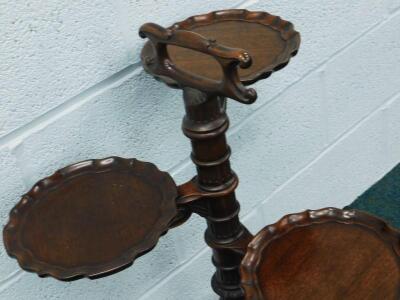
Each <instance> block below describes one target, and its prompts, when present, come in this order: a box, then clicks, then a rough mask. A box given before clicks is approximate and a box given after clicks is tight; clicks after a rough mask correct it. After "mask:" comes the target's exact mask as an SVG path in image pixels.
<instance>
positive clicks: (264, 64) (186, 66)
mask: <svg viewBox="0 0 400 300" xmlns="http://www.w3.org/2000/svg"><path fill="white" fill-rule="evenodd" d="M168 29H170V30H172V31H174V30H184V31H191V32H195V33H197V34H200V35H201V36H203V37H204V38H206V39H207V40H209V41H211V43H215V42H216V43H218V44H221V45H224V46H226V47H229V48H239V49H244V50H246V51H247V52H248V53H249V54H250V57H251V59H252V65H251V66H250V67H248V68H245V69H240V70H239V77H240V81H241V82H242V83H243V84H245V85H248V84H251V83H254V82H255V81H257V80H259V79H262V78H266V77H268V76H269V75H270V74H271V73H272V72H274V71H277V70H279V69H281V68H283V67H284V66H285V65H286V64H287V63H288V62H289V60H290V58H291V56H293V55H295V54H296V53H297V51H298V49H299V46H300V35H299V33H298V32H296V31H295V30H294V28H293V25H292V24H291V23H290V22H287V21H285V20H282V19H281V18H280V17H277V16H273V15H271V14H268V13H266V12H252V11H247V10H244V9H231V10H223V11H216V12H212V13H208V14H205V15H198V16H193V17H190V18H188V19H186V20H184V21H182V22H178V23H175V24H174V25H173V26H171V27H169V28H168ZM167 49H168V50H167V51H168V55H169V58H170V60H171V62H172V63H173V64H174V65H175V66H176V67H178V68H179V69H181V70H183V71H186V72H188V73H191V74H194V75H196V76H201V77H204V78H208V79H211V80H222V79H223V77H224V75H223V73H222V69H221V66H220V65H219V64H218V63H217V61H216V60H215V59H214V57H213V56H211V55H207V54H204V53H201V52H199V51H194V50H191V49H187V48H185V47H179V46H176V45H168V47H167ZM156 56H157V54H156V51H155V49H154V45H153V44H152V42H151V41H148V42H147V43H146V44H145V46H144V48H143V51H142V60H144V61H145V60H146V59H147V60H148V59H149V58H153V57H156ZM144 67H145V68H146V63H144ZM146 70H147V71H148V72H149V73H152V71H151V70H150V69H149V68H146ZM153 75H154V74H153ZM156 77H158V78H160V79H162V80H163V81H164V82H166V83H167V84H168V85H170V86H173V87H178V85H179V84H178V83H177V82H175V81H174V80H173V79H171V78H168V77H165V76H156Z"/></svg>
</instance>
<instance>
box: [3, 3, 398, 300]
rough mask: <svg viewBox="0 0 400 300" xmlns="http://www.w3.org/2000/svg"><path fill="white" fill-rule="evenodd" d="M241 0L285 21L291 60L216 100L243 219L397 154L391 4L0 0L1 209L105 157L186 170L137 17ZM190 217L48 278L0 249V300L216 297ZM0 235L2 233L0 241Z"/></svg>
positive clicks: (326, 191)
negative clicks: (135, 249)
mask: <svg viewBox="0 0 400 300" xmlns="http://www.w3.org/2000/svg"><path fill="white" fill-rule="evenodd" d="M233 7H245V8H248V9H250V10H265V11H268V12H270V13H273V14H277V15H281V16H282V17H283V18H285V19H287V20H290V21H292V22H293V23H294V24H295V26H296V28H297V30H299V31H300V32H301V34H302V47H301V51H300V52H299V54H298V56H297V57H295V58H294V59H293V60H292V61H291V63H290V65H289V66H288V67H286V68H285V69H284V70H282V71H280V72H278V73H276V74H274V75H273V76H272V77H271V78H270V79H268V80H266V81H262V82H259V83H257V84H256V85H255V88H256V89H257V91H258V93H259V100H257V102H256V103H255V104H254V105H251V106H245V105H241V104H237V103H235V102H234V101H230V102H229V113H230V118H231V120H232V127H231V130H230V131H229V142H230V144H231V146H232V149H233V162H232V164H233V167H234V169H235V170H236V172H237V173H238V174H239V175H240V178H241V183H240V186H239V188H238V192H237V195H238V198H239V199H240V201H241V203H242V214H241V215H242V217H243V218H244V222H245V224H246V225H248V226H249V228H250V229H251V230H252V231H253V232H256V231H258V230H259V229H260V228H261V227H263V226H264V225H266V224H269V223H272V222H274V221H276V220H277V219H278V218H280V217H281V216H282V215H283V214H286V213H289V212H296V211H300V210H303V209H306V208H319V207H323V206H337V207H341V206H344V205H346V204H348V203H350V202H351V201H352V200H354V199H355V198H356V196H357V195H359V194H360V193H362V192H363V191H364V190H365V189H367V188H368V187H369V186H370V185H371V184H372V183H374V182H375V181H376V180H378V179H379V178H380V177H381V176H383V175H384V174H385V173H386V172H387V171H388V170H389V169H391V168H392V167H393V166H394V165H395V164H396V163H398V162H399V153H400V135H399V132H400V121H399V120H400V118H399V117H398V116H399V115H400V30H399V28H400V10H399V8H400V0H353V1H345V0H336V1H318V0H304V1H289V0H271V1H261V0H260V1H257V0H250V1H245V2H242V1H223V0H203V1H193V0H192V1H189V0H181V1H179V3H178V2H176V1H159V0H115V1H84V0H74V1H60V0H54V1H40V0H26V1H6V0H0V54H1V60H0V99H1V101H0V178H1V183H0V221H1V223H2V224H5V223H6V221H7V218H8V217H7V214H8V211H9V210H10V209H11V208H12V206H13V205H14V204H15V203H16V202H17V201H18V200H19V196H20V195H21V194H23V193H24V192H25V191H27V189H28V188H29V187H30V186H31V185H32V184H33V183H34V182H35V181H37V180H38V179H40V178H41V177H43V176H46V175H49V174H51V173H52V172H53V171H54V170H56V169H57V168H59V167H62V166H64V165H66V164H69V163H72V162H75V161H79V160H84V159H88V158H100V157H105V156H109V155H118V156H124V157H136V158H139V159H141V160H146V161H152V162H154V163H156V164H157V165H158V166H159V167H160V168H161V169H163V170H167V171H169V172H171V174H172V175H173V176H174V178H175V179H176V181H177V182H178V183H182V182H183V181H184V180H187V179H189V178H190V177H191V176H192V175H193V172H194V170H193V168H192V166H191V163H190V161H189V157H188V154H189V151H190V149H189V143H188V141H187V140H186V138H184V137H183V135H182V134H181V132H180V123H181V118H182V116H183V107H182V106H183V105H182V100H181V93H180V92H179V91H176V90H172V89H169V88H167V87H165V86H164V85H162V84H161V83H159V82H156V81H155V80H153V79H152V78H150V76H148V75H147V74H145V73H144V72H143V70H142V68H141V67H140V64H139V51H140V49H141V47H142V45H143V41H142V40H140V39H139V38H138V36H137V30H138V28H139V26H140V25H141V24H142V23H144V22H147V21H152V22H156V23H159V24H161V25H164V26H167V25H170V24H171V23H173V22H174V21H179V20H181V19H183V18H186V17H188V16H190V15H193V14H200V13H205V12H208V11H211V10H215V9H223V8H233ZM204 229H205V225H204V221H203V220H201V219H200V218H198V217H193V219H192V220H191V221H190V222H188V223H187V224H185V225H184V226H182V227H180V228H178V229H175V230H172V231H170V232H169V234H168V235H167V236H165V237H163V238H162V239H161V241H160V243H159V244H158V246H157V248H156V249H155V250H154V251H153V252H151V254H148V255H146V256H144V257H142V258H140V259H139V260H137V262H135V264H134V266H133V267H131V268H129V269H127V270H125V271H123V272H120V273H118V274H116V275H114V276H111V277H107V278H104V279H100V280H96V281H90V280H86V279H85V280H80V281H76V282H72V283H63V282H59V281H56V280H54V279H39V278H38V277H37V276H36V275H35V274H30V273H26V272H23V271H21V270H20V269H19V268H18V266H17V263H16V261H15V260H12V259H9V258H8V257H7V255H6V254H5V251H4V248H3V245H0V299H7V300H8V299H32V300H34V299H74V300H78V299H85V300H86V299H121V300H122V299H139V300H145V299H146V300H150V299H151V300H156V299H157V300H158V299H160V300H164V299H170V300H180V299H182V300H186V299H191V300H196V299H207V300H208V299H217V298H216V297H215V296H214V295H213V293H212V291H211V288H210V286H209V279H210V277H211V274H212V273H213V267H212V265H211V262H210V253H209V251H208V250H207V249H206V247H205V244H204V242H203V231H204ZM0 244H1V242H0Z"/></svg>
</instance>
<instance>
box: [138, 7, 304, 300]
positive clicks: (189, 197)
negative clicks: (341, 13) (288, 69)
mask: <svg viewBox="0 0 400 300" xmlns="http://www.w3.org/2000/svg"><path fill="white" fill-rule="evenodd" d="M139 34H140V36H141V37H143V38H146V37H147V38H149V41H148V42H147V43H146V44H145V46H144V48H143V50H142V54H141V59H142V63H143V67H144V69H145V70H146V71H147V72H148V73H150V74H151V75H153V76H154V77H155V78H156V79H159V80H162V81H164V82H165V83H167V84H168V85H169V86H172V87H176V88H181V89H183V98H184V103H185V109H186V115H185V117H184V120H183V124H182V129H183V132H184V134H185V135H186V136H187V137H188V138H190V140H191V143H192V149H193V150H192V160H193V163H194V164H195V165H196V167H197V176H196V177H195V178H194V179H193V180H192V181H191V182H189V183H187V184H185V185H183V186H181V187H180V188H179V192H180V194H181V195H180V196H179V197H178V200H177V205H178V207H179V209H180V212H181V213H180V215H181V216H182V217H181V218H179V219H180V220H184V218H185V216H187V215H189V214H190V213H191V212H194V213H197V214H199V215H200V216H202V217H204V218H206V220H207V225H208V227H207V230H206V233H205V240H206V242H207V244H208V245H209V246H210V247H211V248H212V249H213V258H212V261H213V263H214V265H215V267H216V273H215V274H214V276H213V278H212V287H213V289H214V291H215V292H216V293H217V294H218V295H219V296H220V297H221V299H224V300H234V299H236V300H239V299H244V294H243V289H242V288H241V284H240V270H239V269H240V263H241V261H242V258H243V256H244V253H245V250H246V247H247V244H248V243H249V241H250V240H251V239H252V237H253V236H252V235H251V234H250V233H249V231H248V230H247V229H246V228H245V227H244V226H243V224H242V223H241V222H240V221H239V210H240V205H239V202H238V201H237V200H236V197H235V193H234V190H235V188H236V186H237V184H238V180H237V176H236V175H235V174H234V172H233V171H232V170H231V167H230V162H229V158H230V153H231V152H230V148H229V146H228V144H227V141H226V136H225V132H226V131H227V129H228V127H229V120H228V117H227V115H226V97H228V98H231V99H235V100H237V101H239V102H242V103H245V104H250V103H253V102H254V101H255V100H256V97H257V93H256V91H255V90H254V89H251V88H246V87H245V85H248V84H251V83H254V82H256V81H257V80H259V79H263V78H267V77H268V76H269V75H270V74H271V73H272V72H274V71H277V70H280V69H282V68H283V67H284V66H286V64H287V63H288V62H289V60H290V58H291V57H292V56H293V55H295V54H296V53H297V51H298V49H299V46H300V35H299V33H298V32H296V31H295V30H294V29H293V25H292V24H291V23H290V22H287V21H284V20H282V19H281V18H279V17H276V16H272V15H270V14H268V13H265V12H250V11H247V10H242V9H232V10H224V11H217V12H212V13H209V14H205V15H199V16H194V17H191V18H188V19H186V20H184V21H182V22H178V23H175V24H174V25H172V26H171V27H168V28H163V27H161V26H159V25H157V24H154V23H147V24H144V25H143V26H142V27H141V28H140V30H139ZM185 213H186V214H185ZM177 223H178V224H179V223H180V221H179V220H178V221H177Z"/></svg>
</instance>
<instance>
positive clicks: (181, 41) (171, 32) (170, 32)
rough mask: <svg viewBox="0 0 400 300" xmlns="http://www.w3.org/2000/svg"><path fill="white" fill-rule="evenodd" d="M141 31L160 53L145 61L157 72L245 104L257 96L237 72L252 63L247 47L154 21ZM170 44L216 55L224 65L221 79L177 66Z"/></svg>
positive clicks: (218, 60) (182, 84)
mask: <svg viewBox="0 0 400 300" xmlns="http://www.w3.org/2000/svg"><path fill="white" fill-rule="evenodd" d="M139 35H140V37H142V38H149V39H150V41H151V42H152V43H153V46H154V49H155V51H156V55H157V57H155V58H147V59H145V64H146V67H147V68H149V69H151V71H152V72H153V73H154V74H156V75H159V76H166V77H170V78H172V79H173V80H175V81H176V82H177V83H178V85H180V86H181V87H191V88H195V89H198V90H200V91H203V92H206V93H209V94H216V95H219V96H224V97H228V98H232V99H235V100H237V101H239V102H241V103H245V104H251V103H253V102H254V101H255V100H256V99H257V92H256V91H255V90H254V89H252V88H249V89H247V88H246V87H245V86H244V85H243V83H242V82H241V81H240V78H239V74H238V69H237V67H238V65H239V66H240V67H241V68H243V69H244V68H248V67H250V66H251V63H252V60H251V57H250V55H249V53H248V52H247V51H245V50H243V49H238V48H230V47H226V46H224V45H221V44H218V43H217V42H216V41H215V40H208V39H206V38H205V37H203V36H202V35H200V34H198V33H195V32H192V31H187V30H178V29H169V28H168V29H166V28H164V27H162V26H160V25H157V24H154V23H146V24H144V25H143V26H141V27H140V30H139ZM167 45H175V46H179V47H182V48H187V49H191V50H194V51H198V52H202V53H204V54H207V55H210V56H213V57H214V58H215V59H216V60H217V62H218V63H219V64H220V66H221V68H222V72H223V78H222V80H220V81H218V80H213V79H209V78H205V77H202V76H197V75H195V74H192V73H189V72H186V71H184V70H181V69H179V68H177V67H176V66H175V65H174V63H173V62H172V61H171V60H170V58H169V56H168V52H167Z"/></svg>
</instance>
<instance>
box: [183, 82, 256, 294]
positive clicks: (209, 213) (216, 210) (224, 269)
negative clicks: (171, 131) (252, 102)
mask: <svg viewBox="0 0 400 300" xmlns="http://www.w3.org/2000/svg"><path fill="white" fill-rule="evenodd" d="M183 94H184V96H183V98H184V102H185V108H186V115H185V117H184V119H183V123H182V129H183V132H184V134H185V135H186V136H187V137H189V138H190V140H191V143H192V160H193V162H194V164H195V165H196V167H197V173H198V175H197V176H196V178H195V183H196V188H193V187H192V188H190V186H189V188H188V187H186V190H187V191H188V192H187V193H186V194H187V197H183V198H182V199H186V202H190V201H189V200H190V198H191V195H196V193H197V194H198V192H196V190H197V189H199V190H201V191H205V192H206V193H216V194H215V196H214V197H212V196H209V197H202V198H201V199H200V200H199V201H201V202H197V203H198V204H199V205H198V206H197V207H196V206H194V207H193V206H192V209H193V211H194V212H197V213H199V214H200V215H202V216H203V217H205V218H206V219H207V224H208V228H207V230H206V234H205V238H206V242H207V244H208V245H209V246H210V247H211V248H213V259H212V261H213V263H214V265H215V267H216V269H217V271H216V273H215V274H214V276H213V279H212V286H213V289H214V291H215V292H216V293H217V294H218V295H220V296H221V298H222V299H232V300H233V299H243V290H242V289H241V286H240V273H239V267H240V262H241V260H242V258H243V254H244V253H242V252H240V251H237V249H235V248H234V247H229V246H231V245H232V244H234V245H235V244H239V243H240V241H242V240H244V239H247V238H248V236H249V234H248V231H247V230H246V228H245V227H244V226H243V225H242V224H241V223H240V221H239V209H240V206H239V202H238V201H237V200H236V197H235V193H234V189H235V188H236V186H237V183H238V182H237V177H236V175H235V174H234V172H233V171H232V170H231V167H230V162H229V157H230V148H229V146H228V144H227V142H226V137H225V131H226V130H227V129H228V127H229V119H228V117H227V115H226V99H225V98H223V97H218V96H210V95H208V94H206V93H203V92H200V91H198V90H195V89H191V88H185V89H184V92H183ZM192 200H193V199H192ZM181 201H184V200H181ZM196 208H197V209H200V212H199V211H198V210H196Z"/></svg>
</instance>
